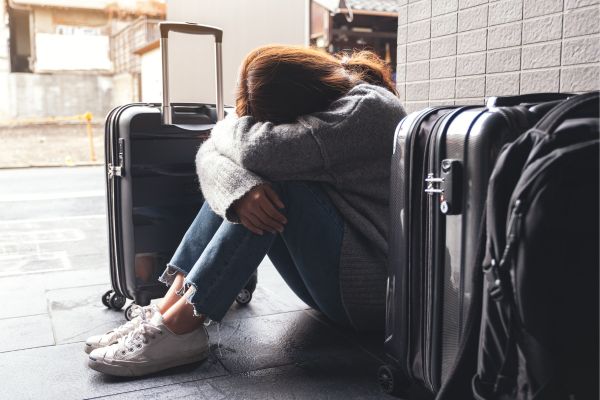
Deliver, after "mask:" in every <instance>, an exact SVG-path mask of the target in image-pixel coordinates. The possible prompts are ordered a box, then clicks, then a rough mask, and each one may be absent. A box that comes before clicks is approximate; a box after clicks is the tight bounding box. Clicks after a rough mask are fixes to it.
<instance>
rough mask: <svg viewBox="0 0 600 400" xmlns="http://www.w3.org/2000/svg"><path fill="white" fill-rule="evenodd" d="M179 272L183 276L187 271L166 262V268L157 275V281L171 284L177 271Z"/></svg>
mask: <svg viewBox="0 0 600 400" xmlns="http://www.w3.org/2000/svg"><path fill="white" fill-rule="evenodd" d="M178 272H181V273H182V274H183V276H187V274H188V272H187V271H185V270H183V269H181V268H179V267H178V266H176V265H173V264H167V268H165V270H164V271H163V273H162V274H161V275H160V276H159V277H158V281H159V282H162V283H164V284H165V285H167V287H168V286H171V285H172V284H173V282H174V281H175V277H176V276H177V273H178Z"/></svg>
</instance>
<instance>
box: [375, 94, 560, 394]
mask: <svg viewBox="0 0 600 400" xmlns="http://www.w3.org/2000/svg"><path fill="white" fill-rule="evenodd" d="M561 97H563V98H564V97H565V95H558V96H557V95H555V94H553V95H549V96H547V97H546V98H547V99H549V100H555V98H561ZM543 98H544V95H543V94H540V95H535V96H533V95H527V96H521V97H516V98H513V99H512V100H510V101H511V102H512V104H520V103H523V104H522V105H519V106H514V107H510V106H502V107H495V106H494V102H501V103H502V104H506V103H507V101H504V99H503V98H496V99H494V100H493V101H491V102H488V107H481V106H465V107H456V106H447V107H434V108H429V109H425V110H423V111H420V112H416V113H412V114H410V115H408V116H407V117H406V118H404V119H403V120H402V121H401V122H400V124H399V126H398V128H397V131H396V135H395V141H394V152H393V156H392V167H391V168H392V171H391V186H390V190H391V196H390V212H391V215H390V217H391V220H390V236H389V249H390V253H389V254H390V255H389V277H388V288H387V304H386V332H385V344H384V346H385V350H386V353H387V355H388V356H389V358H390V360H391V363H390V364H389V365H385V366H383V367H382V368H380V370H379V380H380V383H381V385H382V387H383V389H384V390H385V391H386V392H388V393H392V394H396V395H409V394H410V392H412V391H413V389H414V388H415V387H416V388H417V389H420V390H419V391H420V392H423V393H420V394H421V395H422V396H424V397H430V398H431V397H433V396H434V395H435V394H436V393H437V392H438V391H439V389H440V387H441V386H442V384H443V382H444V381H445V380H446V379H447V377H448V374H449V372H450V371H451V367H452V365H453V363H454V361H455V358H456V354H457V350H458V346H459V343H460V340H461V336H462V334H463V331H464V328H465V320H466V316H467V313H468V311H469V307H470V304H471V301H472V299H473V297H472V296H473V295H474V294H476V293H478V292H479V291H480V290H479V288H478V287H474V286H473V279H472V272H473V268H474V263H475V258H476V256H477V250H478V245H477V244H478V240H479V237H480V235H481V232H480V230H481V226H480V225H481V217H482V214H483V206H484V202H485V194H486V188H487V182H488V179H489V175H490V172H491V170H492V168H493V166H494V161H495V159H496V156H497V154H498V153H499V152H500V149H501V147H502V146H503V145H504V144H505V143H507V142H509V141H511V140H514V139H515V138H516V137H517V136H518V135H519V134H520V133H522V132H523V131H525V130H526V129H528V128H529V127H531V126H532V125H533V124H534V123H535V121H536V120H537V119H539V118H540V117H541V116H542V115H543V114H544V113H545V112H546V111H547V110H548V109H550V108H551V107H552V106H553V105H554V103H542V104H537V103H528V101H529V100H533V101H535V102H537V101H540V99H543ZM417 393H418V392H417Z"/></svg>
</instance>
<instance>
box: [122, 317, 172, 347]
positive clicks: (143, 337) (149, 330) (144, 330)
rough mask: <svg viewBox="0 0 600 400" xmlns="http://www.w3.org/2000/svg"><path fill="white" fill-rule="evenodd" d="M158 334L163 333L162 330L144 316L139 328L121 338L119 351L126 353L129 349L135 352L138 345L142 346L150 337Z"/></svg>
mask: <svg viewBox="0 0 600 400" xmlns="http://www.w3.org/2000/svg"><path fill="white" fill-rule="evenodd" d="M157 334H158V335H162V334H163V332H162V330H161V329H160V328H158V327H156V326H154V325H152V324H151V323H150V321H148V320H147V319H146V318H144V319H142V320H141V321H140V324H139V325H138V326H137V328H135V329H134V330H133V331H131V332H129V333H128V334H127V335H126V336H124V337H122V338H120V339H119V341H118V344H119V347H118V348H117V351H118V352H121V354H125V353H126V352H127V351H129V352H133V351H134V350H135V348H136V347H137V348H140V347H142V345H143V344H147V343H148V339H154V338H155V337H156V335H157Z"/></svg>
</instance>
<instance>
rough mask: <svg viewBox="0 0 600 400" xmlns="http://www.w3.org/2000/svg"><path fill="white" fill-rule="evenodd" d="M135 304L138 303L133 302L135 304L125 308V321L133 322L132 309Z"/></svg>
mask: <svg viewBox="0 0 600 400" xmlns="http://www.w3.org/2000/svg"><path fill="white" fill-rule="evenodd" d="M134 304H136V303H135V302H133V303H131V304H130V305H128V306H127V307H126V308H125V311H124V313H125V319H126V320H127V321H131V320H132V319H133V315H132V312H133V308H132V307H133V305H134Z"/></svg>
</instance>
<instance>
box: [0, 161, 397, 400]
mask: <svg viewBox="0 0 600 400" xmlns="http://www.w3.org/2000/svg"><path fill="white" fill-rule="evenodd" d="M106 238H107V235H106V219H105V202H104V178H103V170H102V168H101V167H78V168H37V169H5V170H0V304H1V305H2V307H0V377H1V378H0V379H1V381H2V385H1V388H2V392H1V394H0V398H7V399H28V398H36V399H58V398H60V399H61V400H67V399H83V398H104V397H106V398H114V399H121V398H123V399H137V398H156V399H168V398H177V399H179V398H187V397H193V398H199V399H265V398H272V399H304V398H310V399H377V398H386V397H387V396H384V395H382V394H381V393H380V391H379V388H378V386H377V383H376V376H375V373H376V370H377V367H378V365H379V364H380V363H381V358H382V355H381V341H382V338H381V337H380V335H377V336H375V337H373V336H371V337H358V336H355V335H353V334H349V333H347V332H344V331H341V330H339V329H338V328H336V327H334V326H332V325H331V324H330V323H329V322H328V321H327V320H325V319H324V318H323V317H322V316H321V315H320V314H318V313H316V312H314V311H312V310H309V309H307V306H306V305H305V304H303V303H302V302H301V301H300V300H299V299H298V298H297V297H296V296H295V295H294V294H293V293H292V292H291V291H290V290H289V289H288V288H287V286H286V285H285V284H284V283H283V281H282V280H281V278H280V277H279V276H278V275H277V273H276V272H275V270H274V268H273V266H272V265H271V264H270V262H269V260H268V259H265V260H264V261H263V263H262V264H261V266H260V267H259V283H258V288H257V291H256V292H255V294H254V298H253V300H252V302H251V303H250V304H249V305H248V306H247V307H245V308H244V307H239V306H237V305H234V306H233V307H232V309H231V310H230V312H229V313H228V315H227V317H226V320H225V321H224V322H223V323H222V324H221V325H220V329H218V330H217V327H216V326H214V325H213V326H211V327H209V333H210V335H211V350H212V351H211V356H210V358H209V359H208V360H207V361H205V362H203V363H200V364H194V365H190V366H185V367H180V368H175V369H172V370H168V371H164V372H161V373H159V374H155V375H152V376H148V377H144V378H138V379H121V378H119V379H117V378H112V377H108V376H104V375H102V374H99V373H97V372H95V371H92V370H89V369H88V368H87V367H86V366H85V365H84V364H85V361H86V358H87V355H86V354H85V353H84V352H83V341H84V340H85V338H86V337H87V336H89V335H91V334H96V333H100V332H103V331H106V330H109V329H111V328H113V327H114V326H116V325H119V324H121V323H123V322H124V316H123V313H122V312H117V311H113V310H108V309H106V308H105V307H104V306H103V305H102V304H101V302H100V297H101V295H102V294H103V293H104V292H105V291H106V290H107V289H109V288H110V284H109V280H110V279H109V268H108V255H107V246H108V244H107V239H106Z"/></svg>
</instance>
